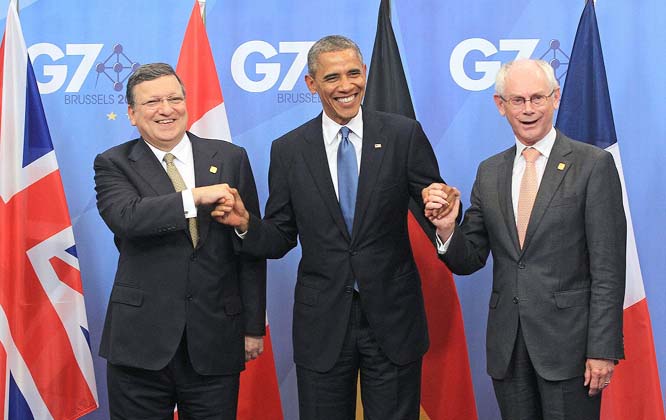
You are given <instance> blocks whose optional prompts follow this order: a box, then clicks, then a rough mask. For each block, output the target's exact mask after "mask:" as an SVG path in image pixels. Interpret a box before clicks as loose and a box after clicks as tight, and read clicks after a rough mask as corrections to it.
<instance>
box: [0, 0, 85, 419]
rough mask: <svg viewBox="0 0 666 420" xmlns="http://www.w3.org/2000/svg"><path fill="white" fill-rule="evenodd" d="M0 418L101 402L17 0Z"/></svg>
mask: <svg viewBox="0 0 666 420" xmlns="http://www.w3.org/2000/svg"><path fill="white" fill-rule="evenodd" d="M0 82H1V84H0V94H1V96H2V102H1V103H2V105H1V108H0V114H1V115H0V230H2V235H0V345H1V349H0V364H1V366H0V374H2V376H1V377H0V378H1V379H0V381H1V384H0V418H2V419H24V418H25V419H63V420H64V419H75V418H78V417H80V416H82V415H84V414H86V413H88V412H90V411H92V410H94V409H95V408H96V407H97V406H98V403H97V390H96V386H95V377H94V372H93V364H92V355H91V351H90V344H89V336H88V323H87V320H86V313H85V305H84V300H83V294H82V285H81V276H80V272H79V265H78V259H77V257H76V250H75V244H74V234H73V231H72V226H71V222H70V218H69V213H68V210H67V203H66V201H65V195H64V191H63V188H62V181H61V179H60V172H59V170H58V164H57V161H56V156H55V151H54V150H53V145H52V142H51V137H50V135H49V130H48V125H47V123H46V118H45V115H44V110H43V107H42V103H41V98H40V95H39V91H38V88H37V83H36V80H35V76H34V73H33V70H32V65H31V63H30V60H29V58H28V53H27V49H26V45H25V41H24V39H23V35H22V31H21V25H20V21H19V18H18V14H17V11H16V3H15V1H13V0H12V1H11V2H10V5H9V11H8V13H7V24H6V29H5V34H4V37H3V40H2V46H1V47H0Z"/></svg>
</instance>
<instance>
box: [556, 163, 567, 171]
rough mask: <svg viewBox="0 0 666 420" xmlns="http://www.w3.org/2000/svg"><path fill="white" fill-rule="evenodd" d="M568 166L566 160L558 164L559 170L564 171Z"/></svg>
mask: <svg viewBox="0 0 666 420" xmlns="http://www.w3.org/2000/svg"><path fill="white" fill-rule="evenodd" d="M566 166H567V165H565V164H564V162H560V163H558V164H557V170H558V171H563V170H564V168H565V167H566Z"/></svg>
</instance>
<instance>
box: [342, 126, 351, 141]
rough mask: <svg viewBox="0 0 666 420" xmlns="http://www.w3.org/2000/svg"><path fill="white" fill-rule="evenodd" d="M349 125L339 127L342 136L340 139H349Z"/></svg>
mask: <svg viewBox="0 0 666 420" xmlns="http://www.w3.org/2000/svg"><path fill="white" fill-rule="evenodd" d="M349 131H350V130H349V127H346V126H345V127H341V128H340V135H341V136H342V140H345V139H347V140H349Z"/></svg>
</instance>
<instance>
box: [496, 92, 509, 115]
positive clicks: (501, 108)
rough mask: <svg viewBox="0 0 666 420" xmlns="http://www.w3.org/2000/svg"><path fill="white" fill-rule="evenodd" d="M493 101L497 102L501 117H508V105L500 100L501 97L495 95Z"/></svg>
mask: <svg viewBox="0 0 666 420" xmlns="http://www.w3.org/2000/svg"><path fill="white" fill-rule="evenodd" d="M493 100H494V101H495V106H497V110H498V111H499V113H500V115H501V116H503V117H504V116H506V108H505V106H506V103H504V101H503V100H502V98H500V96H499V95H497V94H495V95H493Z"/></svg>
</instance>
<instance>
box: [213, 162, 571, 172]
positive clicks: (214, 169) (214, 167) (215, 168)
mask: <svg viewBox="0 0 666 420" xmlns="http://www.w3.org/2000/svg"><path fill="white" fill-rule="evenodd" d="M560 165H561V163H560ZM208 170H209V171H210V173H211V174H216V173H217V166H211V167H210V169H208Z"/></svg>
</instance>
